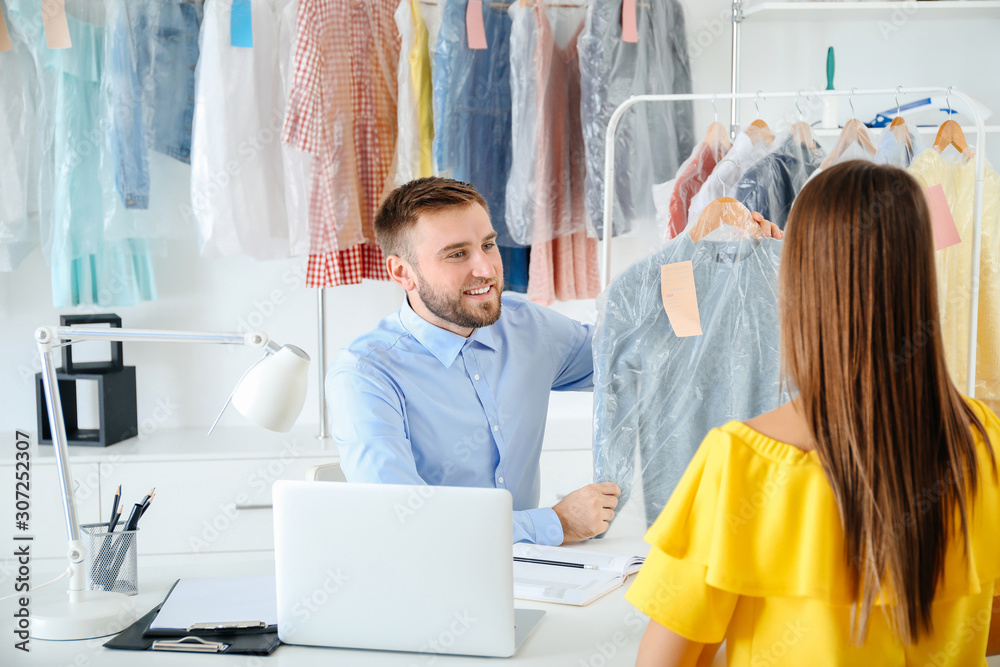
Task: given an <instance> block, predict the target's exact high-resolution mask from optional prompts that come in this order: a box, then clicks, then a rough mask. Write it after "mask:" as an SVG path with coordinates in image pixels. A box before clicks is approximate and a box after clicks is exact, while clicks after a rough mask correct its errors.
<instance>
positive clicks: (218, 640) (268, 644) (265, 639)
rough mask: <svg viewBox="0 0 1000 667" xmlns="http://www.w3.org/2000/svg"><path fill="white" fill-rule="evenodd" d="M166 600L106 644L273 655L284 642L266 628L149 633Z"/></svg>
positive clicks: (133, 648) (131, 648)
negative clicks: (205, 633) (252, 631)
mask: <svg viewBox="0 0 1000 667" xmlns="http://www.w3.org/2000/svg"><path fill="white" fill-rule="evenodd" d="M162 606H163V605H162V604H159V605H157V606H155V607H153V609H151V610H150V611H149V612H148V613H147V614H146V615H145V616H143V617H142V618H140V619H139V620H138V621H136V622H135V623H133V624H132V625H130V626H129V627H127V628H125V629H124V630H122V631H121V632H120V633H118V634H117V635H115V636H114V637H112V638H111V639H110V640H108V641H107V642H105V643H104V646H105V647H106V648H111V649H122V650H126V651H183V652H194V653H230V654H241V655H271V654H272V653H273V652H274V649H276V648H278V646H280V645H281V640H279V639H278V633H277V631H275V632H264V633H255V634H247V633H243V634H234V633H218V634H216V635H214V636H213V637H210V638H208V637H195V636H192V635H184V636H179V637H171V638H167V637H162V638H154V637H146V636H144V633H145V631H146V630H148V629H149V624H150V623H152V622H153V619H154V618H156V615H157V614H158V613H159V611H160V607H162Z"/></svg>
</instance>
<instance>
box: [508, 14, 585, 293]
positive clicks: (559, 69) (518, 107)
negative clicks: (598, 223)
mask: <svg viewBox="0 0 1000 667" xmlns="http://www.w3.org/2000/svg"><path fill="white" fill-rule="evenodd" d="M508 11H509V13H510V16H511V19H512V28H511V39H510V69H511V71H512V72H517V73H518V76H515V77H512V79H511V96H512V136H513V140H512V146H511V155H512V163H513V165H512V168H511V172H510V178H509V179H508V181H507V197H506V219H507V226H508V229H509V230H510V232H511V235H512V236H513V237H514V238H515V239H516V240H517V241H518V242H520V243H530V244H531V259H530V263H529V269H528V298H529V299H531V300H532V301H534V302H536V303H541V304H546V305H547V304H550V303H552V301H553V300H555V299H559V300H562V301H565V300H570V299H589V298H594V297H595V296H597V294H598V292H600V275H599V265H598V259H597V238H596V235H595V234H593V233H589V234H588V229H587V217H586V214H585V212H584V202H583V196H584V179H585V178H586V163H585V155H584V150H583V130H582V129H581V126H580V61H579V57H578V54H577V50H576V45H577V37H578V36H579V34H580V30H581V29H582V28H583V21H584V18H585V17H586V7H582V6H581V7H558V6H555V7H552V6H547V5H546V4H545V3H544V2H543V1H541V0H539V1H538V2H537V3H535V4H534V6H523V7H522V6H521V5H520V3H512V4H511V7H510V9H509V10H508Z"/></svg>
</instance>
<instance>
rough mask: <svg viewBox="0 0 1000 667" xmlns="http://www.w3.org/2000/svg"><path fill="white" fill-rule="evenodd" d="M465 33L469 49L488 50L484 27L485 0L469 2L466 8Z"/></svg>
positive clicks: (470, 0)
mask: <svg viewBox="0 0 1000 667" xmlns="http://www.w3.org/2000/svg"><path fill="white" fill-rule="evenodd" d="M465 33H466V35H467V36H468V39H469V48H470V49H472V50H474V51H482V50H484V49H485V48H486V26H484V25H483V0H469V4H468V6H467V7H466V8H465Z"/></svg>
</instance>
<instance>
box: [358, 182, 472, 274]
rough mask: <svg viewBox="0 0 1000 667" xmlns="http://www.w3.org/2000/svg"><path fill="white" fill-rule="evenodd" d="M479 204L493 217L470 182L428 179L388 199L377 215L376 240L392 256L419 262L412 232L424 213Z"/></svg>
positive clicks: (386, 253)
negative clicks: (412, 243)
mask: <svg viewBox="0 0 1000 667" xmlns="http://www.w3.org/2000/svg"><path fill="white" fill-rule="evenodd" d="M472 204H479V205H480V206H482V207H483V210H485V211H486V214H487V215H489V213H490V210H489V207H488V206H487V205H486V200H485V199H483V197H482V195H480V194H479V193H478V192H476V189H475V188H474V187H472V186H471V185H469V184H468V183H463V182H462V181H456V180H455V179H453V178H441V177H439V176H426V177H424V178H417V179H415V180H412V181H410V182H409V183H406V184H404V185H401V186H399V187H398V188H396V189H395V190H393V191H392V192H391V193H389V196H388V197H386V198H385V201H383V202H382V205H381V206H379V208H378V212H376V213H375V240H376V241H378V245H379V247H380V248H382V253H383V254H384V255H385V256H386V257H388V256H389V255H396V256H397V257H402V258H403V259H405V260H406V261H408V262H410V263H411V264H413V263H415V262H416V257H415V256H414V254H413V249H412V248H411V247H410V238H409V231H410V230H411V229H413V226H414V225H416V224H417V219H418V218H419V217H420V216H421V215H422V214H424V213H436V212H437V211H443V210H445V209H449V208H464V207H466V206H471V205H472Z"/></svg>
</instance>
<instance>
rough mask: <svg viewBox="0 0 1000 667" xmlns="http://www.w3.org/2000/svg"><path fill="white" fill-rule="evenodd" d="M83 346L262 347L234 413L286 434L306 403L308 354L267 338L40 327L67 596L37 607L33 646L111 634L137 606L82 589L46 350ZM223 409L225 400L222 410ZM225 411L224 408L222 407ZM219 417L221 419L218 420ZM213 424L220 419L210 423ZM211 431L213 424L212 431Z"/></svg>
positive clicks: (236, 394) (80, 550) (61, 429)
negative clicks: (65, 540) (38, 641)
mask: <svg viewBox="0 0 1000 667" xmlns="http://www.w3.org/2000/svg"><path fill="white" fill-rule="evenodd" d="M84 340H99V341H112V342H115V341H156V342H163V343H216V344H222V345H247V346H249V347H256V348H263V349H264V352H265V356H264V357H263V358H262V359H261V360H260V361H258V362H257V363H256V364H254V365H253V366H251V367H250V369H249V370H248V371H247V372H246V373H244V374H243V377H242V378H241V379H240V382H239V383H238V384H237V386H236V389H234V390H233V393H232V394H231V396H230V401H231V402H232V404H233V406H234V407H235V408H236V409H237V410H238V411H239V412H240V413H241V414H243V416H244V417H246V418H247V419H249V420H250V421H252V422H254V423H255V424H258V425H259V426H263V427H264V428H267V429H270V430H272V431H279V432H282V433H284V432H286V431H288V430H289V429H291V427H292V424H294V423H295V420H296V419H297V418H298V416H299V413H300V412H301V411H302V405H303V403H304V402H305V397H306V380H307V371H308V369H309V355H307V354H306V353H305V352H303V351H302V350H301V349H299V348H297V347H295V346H294V345H285V346H280V345H277V344H276V343H274V341H272V340H270V339H269V338H268V336H267V334H265V333H263V332H260V331H255V332H251V333H247V334H243V333H235V332H234V333H212V332H200V331H169V330H157V329H119V328H109V329H95V328H92V327H86V326H64V327H39V328H38V329H37V330H36V331H35V341H36V342H37V344H38V353H39V355H40V356H41V360H42V385H43V393H44V395H45V403H46V405H47V406H48V413H49V425H50V427H51V430H52V444H53V448H54V450H55V454H56V467H57V469H58V471H59V484H60V487H61V492H62V501H63V513H64V514H65V517H66V531H67V535H68V537H69V551H68V553H67V558H68V559H69V573H70V574H69V592H68V596H67V597H66V599H64V600H58V601H51V602H41V601H38V602H36V603H35V604H34V605H33V607H32V612H33V613H32V615H31V636H32V637H35V638H37V639H90V638H94V637H103V636H106V635H109V634H113V633H116V632H119V631H121V630H123V629H124V628H126V627H128V626H129V625H130V624H131V623H132V622H133V621H135V618H136V613H135V604H134V602H133V600H132V598H131V597H129V596H127V595H123V594H121V593H112V592H104V591H90V590H87V573H86V567H85V560H86V553H85V549H84V546H83V542H82V541H81V539H80V525H79V523H78V522H77V512H76V498H75V497H74V495H73V478H72V476H71V475H70V468H69V457H68V455H67V449H66V445H67V437H66V425H65V422H64V421H63V409H62V400H61V399H60V396H59V390H58V384H57V381H56V371H55V367H54V365H53V360H52V349H53V348H54V347H61V346H63V345H72V344H73V343H75V342H79V341H84ZM228 404H229V401H227V403H226V405H228ZM223 410H225V406H224V407H223ZM219 416H220V417H221V416H222V415H221V413H220V415H219ZM216 422H218V419H216ZM213 427H214V424H213Z"/></svg>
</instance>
